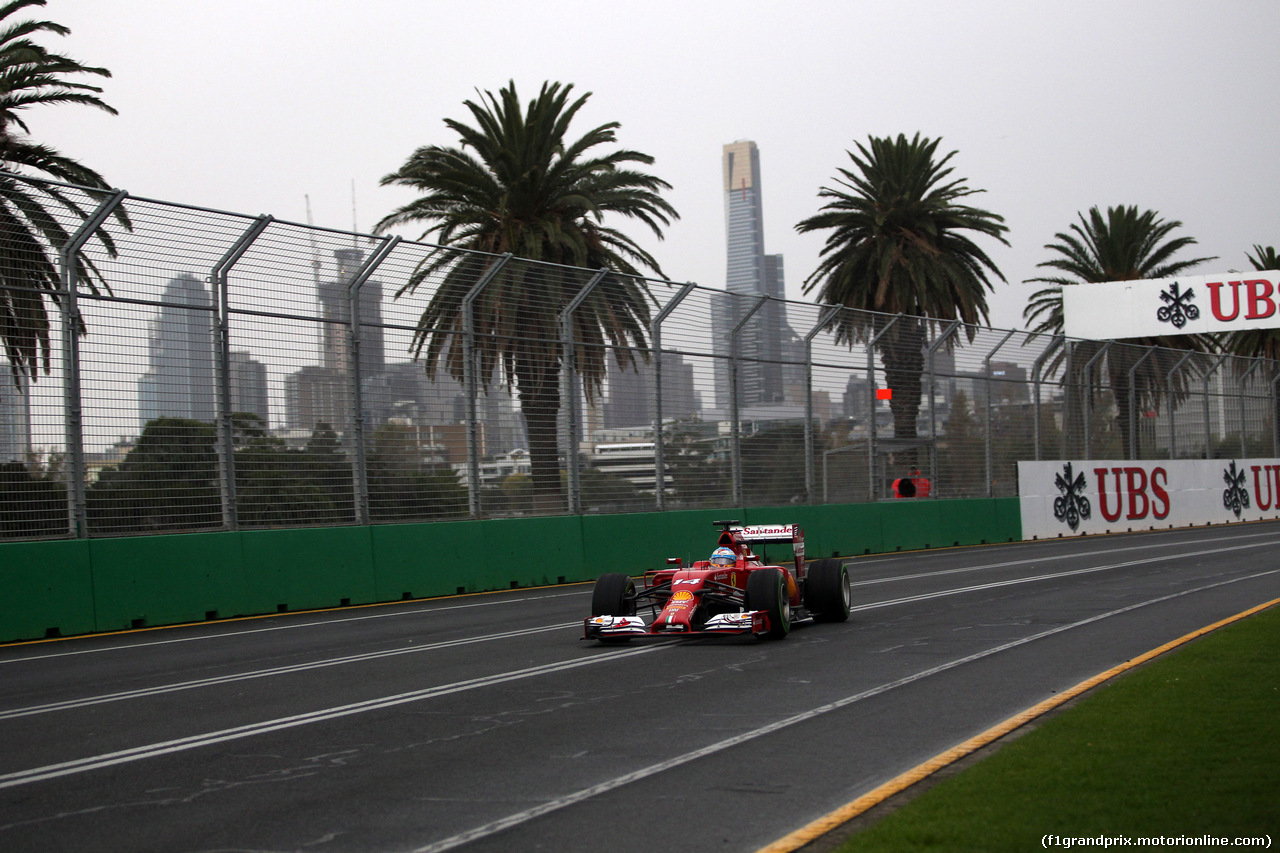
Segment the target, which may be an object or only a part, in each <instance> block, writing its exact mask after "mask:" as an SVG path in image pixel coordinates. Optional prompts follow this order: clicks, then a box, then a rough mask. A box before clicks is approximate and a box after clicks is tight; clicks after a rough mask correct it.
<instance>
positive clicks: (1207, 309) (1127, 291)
mask: <svg viewBox="0 0 1280 853" xmlns="http://www.w3.org/2000/svg"><path fill="white" fill-rule="evenodd" d="M1271 328H1280V273H1278V272H1274V271H1269V272H1250V273H1238V272H1232V273H1220V274H1218V275H1203V276H1186V277H1179V278H1169V279H1150V280H1143V281H1108V282H1102V283H1097V284H1095V283H1087V284H1068V285H1065V286H1063V288H1062V330H1063V333H1064V334H1066V336H1067V337H1069V338H1088V339H1093V340H1112V339H1115V338H1138V337H1149V336H1156V335H1190V334H1204V333H1212V332H1234V331H1238V330H1241V329H1271Z"/></svg>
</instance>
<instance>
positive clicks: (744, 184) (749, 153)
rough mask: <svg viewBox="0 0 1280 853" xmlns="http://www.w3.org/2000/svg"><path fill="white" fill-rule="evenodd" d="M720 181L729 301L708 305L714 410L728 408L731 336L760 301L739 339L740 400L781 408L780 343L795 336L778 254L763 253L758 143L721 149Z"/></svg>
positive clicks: (782, 344) (783, 395)
mask: <svg viewBox="0 0 1280 853" xmlns="http://www.w3.org/2000/svg"><path fill="white" fill-rule="evenodd" d="M722 167H723V177H724V199H725V230H726V244H727V267H726V278H725V290H726V291H727V292H728V293H729V296H728V297H725V298H723V299H718V300H716V301H715V302H714V303H713V306H712V318H711V329H712V334H713V337H714V341H715V343H714V346H713V351H714V352H715V354H716V355H718V356H721V358H718V359H717V360H716V367H715V377H716V406H717V408H720V409H727V408H728V407H729V403H730V400H729V363H728V361H727V360H726V358H724V357H725V356H728V355H730V353H731V345H730V334H731V332H732V331H733V329H734V328H735V326H737V324H738V323H739V322H740V321H741V320H742V318H743V317H744V316H746V314H747V312H748V311H750V310H751V309H752V307H754V306H755V305H756V303H757V302H758V301H759V297H761V296H768V297H772V299H771V300H770V301H769V302H767V303H765V304H764V305H763V306H762V307H760V308H759V309H757V310H756V312H755V314H753V315H752V317H751V319H750V320H748V321H747V323H746V325H745V326H744V327H743V328H742V329H741V331H740V332H739V333H738V336H737V355H738V357H739V359H740V361H739V362H738V397H739V400H738V402H739V405H741V406H756V405H768V404H772V403H781V402H784V401H785V399H786V393H785V383H784V376H783V366H782V363H781V362H782V359H783V355H784V353H783V349H784V341H786V340H788V339H789V338H791V337H793V336H794V335H793V334H792V333H791V332H790V329H789V328H788V327H787V313H786V304H785V303H784V302H783V301H782V300H783V298H784V287H783V281H784V280H783V264H782V255H767V254H765V251H764V224H763V210H764V206H763V202H762V196H761V186H760V152H759V150H758V149H757V148H756V144H755V143H754V142H751V141H749V140H742V141H739V142H734V143H732V144H729V145H726V146H724V151H723V162H722Z"/></svg>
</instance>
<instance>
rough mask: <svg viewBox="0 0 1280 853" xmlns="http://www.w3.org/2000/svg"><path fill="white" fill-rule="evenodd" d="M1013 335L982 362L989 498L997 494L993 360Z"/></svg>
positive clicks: (1009, 334)
mask: <svg viewBox="0 0 1280 853" xmlns="http://www.w3.org/2000/svg"><path fill="white" fill-rule="evenodd" d="M1013 334H1014V333H1013V332H1012V331H1010V332H1009V333H1008V334H1007V335H1005V336H1004V337H1003V338H1001V339H1000V343H998V344H996V345H995V347H994V348H993V349H992V350H991V352H989V353H987V357H986V358H984V359H983V360H982V384H983V385H984V387H985V388H986V390H987V395H986V396H987V399H986V402H985V406H984V409H985V412H984V415H983V427H984V432H985V433H986V435H985V437H984V440H983V444H984V445H985V447H984V448H983V450H984V451H985V457H984V458H985V459H986V467H985V468H984V472H985V474H986V478H987V486H986V490H987V497H991V496H992V495H993V494H994V493H995V488H994V483H993V476H992V475H993V473H994V472H993V471H992V468H993V467H994V466H995V461H994V459H993V457H994V455H995V454H994V452H993V450H992V447H991V359H993V358H994V357H995V354H996V352H997V351H999V349H1000V347H1002V346H1004V345H1005V344H1006V343H1007V342H1008V341H1009V338H1011V337H1013Z"/></svg>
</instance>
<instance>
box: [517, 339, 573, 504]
mask: <svg viewBox="0 0 1280 853" xmlns="http://www.w3.org/2000/svg"><path fill="white" fill-rule="evenodd" d="M516 383H517V387H518V392H519V396H520V411H521V412H522V413H523V414H524V423H525V428H526V429H527V430H528V432H529V467H530V469H531V474H532V480H533V509H534V512H536V513H538V514H540V515H545V514H554V513H560V512H564V511H565V501H564V494H563V492H562V491H561V488H560V447H559V441H558V429H557V418H558V415H559V414H560V370H559V359H550V358H541V359H539V358H537V357H532V358H528V357H526V358H520V359H518V360H517V363H516Z"/></svg>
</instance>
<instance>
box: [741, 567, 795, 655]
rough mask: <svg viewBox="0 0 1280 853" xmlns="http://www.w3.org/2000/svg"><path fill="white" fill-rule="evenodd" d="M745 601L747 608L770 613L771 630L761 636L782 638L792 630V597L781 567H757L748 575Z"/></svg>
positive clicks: (775, 638) (772, 638)
mask: <svg viewBox="0 0 1280 853" xmlns="http://www.w3.org/2000/svg"><path fill="white" fill-rule="evenodd" d="M744 603H745V605H746V608H747V610H763V611H764V612H765V613H767V614H768V615H769V630H767V631H764V632H763V633H761V634H760V636H761V637H764V638H765V639H766V640H781V639H782V638H783V637H785V636H787V632H788V631H790V630H791V598H790V596H788V595H787V578H786V576H785V575H784V574H783V573H782V570H781V569H756V570H755V571H754V572H752V573H751V574H749V575H747V589H746V595H745V596H744Z"/></svg>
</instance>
